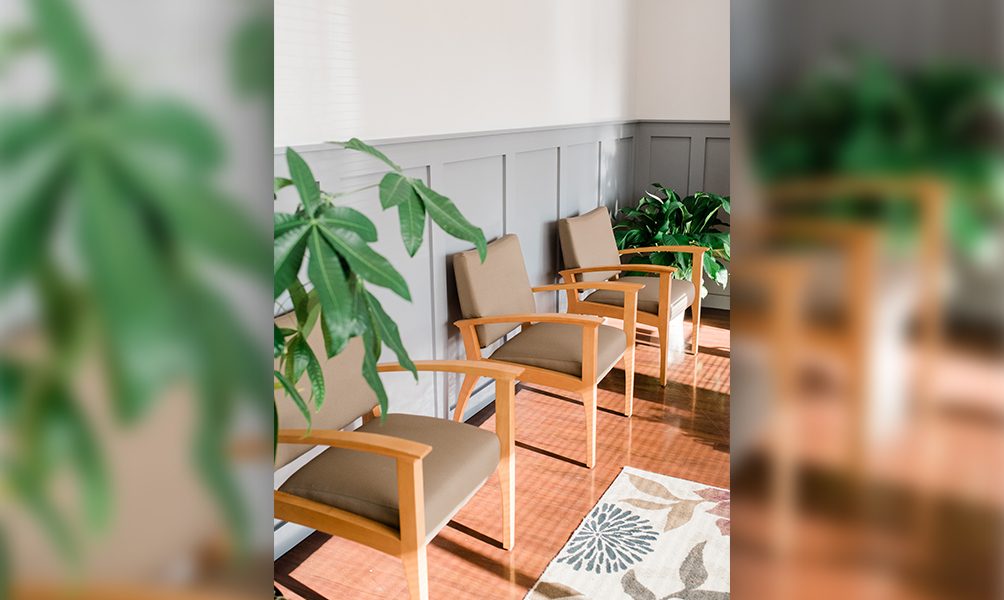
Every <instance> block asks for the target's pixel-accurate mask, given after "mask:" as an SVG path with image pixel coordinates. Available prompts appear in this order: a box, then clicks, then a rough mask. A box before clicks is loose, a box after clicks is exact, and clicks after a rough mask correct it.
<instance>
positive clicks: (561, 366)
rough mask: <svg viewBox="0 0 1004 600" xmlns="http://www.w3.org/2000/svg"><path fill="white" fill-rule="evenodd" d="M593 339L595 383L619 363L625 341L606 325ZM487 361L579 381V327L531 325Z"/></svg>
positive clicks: (621, 333) (580, 370)
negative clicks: (570, 377) (509, 363)
mask: <svg viewBox="0 0 1004 600" xmlns="http://www.w3.org/2000/svg"><path fill="white" fill-rule="evenodd" d="M596 337H597V341H596V347H597V352H596V354H597V356H596V376H597V380H599V377H600V376H601V375H603V374H604V373H606V372H607V371H608V370H609V369H610V367H612V366H614V365H615V364H616V363H617V361H618V360H620V357H621V356H622V355H623V354H624V348H625V346H626V344H627V338H626V337H625V335H624V331H623V330H621V329H618V328H616V327H609V326H607V325H600V327H599V333H598V335H597V336H596ZM491 357H492V358H493V359H496V360H504V361H506V362H511V363H516V364H520V365H527V366H530V367H539V368H541V369H548V370H550V371H558V372H560V373H566V374H568V375H572V376H574V377H582V327H579V326H578V325H572V324H569V323H535V324H533V325H530V326H529V327H524V328H523V330H522V331H521V332H519V333H518V334H516V337H514V338H512V339H511V340H509V341H507V342H506V343H504V344H503V345H502V346H501V347H500V348H499V349H497V350H496V351H495V352H494V353H492V356H491Z"/></svg>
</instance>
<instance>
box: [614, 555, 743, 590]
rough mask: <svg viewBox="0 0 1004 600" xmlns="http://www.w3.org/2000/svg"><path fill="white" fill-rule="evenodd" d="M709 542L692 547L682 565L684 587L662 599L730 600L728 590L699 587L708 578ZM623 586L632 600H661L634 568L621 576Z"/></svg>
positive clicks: (681, 575) (681, 577) (681, 572)
mask: <svg viewBox="0 0 1004 600" xmlns="http://www.w3.org/2000/svg"><path fill="white" fill-rule="evenodd" d="M705 544H707V542H701V543H699V544H697V545H696V546H694V547H693V548H691V549H690V552H689V553H688V554H687V558H686V559H684V561H683V564H682V565H680V580H681V581H683V585H684V588H683V589H682V590H680V591H679V592H676V593H674V594H670V595H668V596H666V597H664V598H662V599H661V600H728V599H729V593H728V592H716V591H711V590H702V589H699V588H700V587H701V586H702V585H704V582H705V581H707V580H708V570H707V568H705V566H704V546H705ZM621 587H622V588H623V589H624V593H626V594H627V595H628V596H630V597H631V599H632V600H659V599H658V597H657V596H656V595H655V593H654V592H652V590H650V589H648V587H646V586H645V585H644V584H643V583H641V582H640V581H638V577H637V576H636V575H635V572H634V569H631V570H630V571H628V572H627V573H625V574H624V577H622V578H621Z"/></svg>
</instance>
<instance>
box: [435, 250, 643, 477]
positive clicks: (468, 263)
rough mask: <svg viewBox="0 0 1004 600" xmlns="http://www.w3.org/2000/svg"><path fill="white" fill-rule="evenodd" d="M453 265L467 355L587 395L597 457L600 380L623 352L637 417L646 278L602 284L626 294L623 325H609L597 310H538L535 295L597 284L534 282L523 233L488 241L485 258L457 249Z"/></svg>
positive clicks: (463, 396) (627, 392)
mask: <svg viewBox="0 0 1004 600" xmlns="http://www.w3.org/2000/svg"><path fill="white" fill-rule="evenodd" d="M453 265H454V271H455V273H456V277H457V291H458V294H459V296H460V307H461V311H462V312H463V316H464V317H465V318H464V319H463V320H461V321H457V322H456V325H457V327H459V328H460V333H461V336H462V337H463V340H464V349H465V351H466V353H467V358H468V360H473V361H478V362H480V363H486V362H491V363H495V364H510V365H517V366H519V367H521V368H522V369H523V372H522V375H520V380H521V381H526V382H530V383H536V384H540V385H545V386H549V387H554V388H558V389H561V390H564V391H568V392H572V393H574V394H577V395H580V396H581V397H582V400H583V405H584V407H585V411H586V466H587V467H588V468H592V467H593V466H594V465H595V464H596V386H597V384H598V383H599V381H600V380H601V379H603V377H605V376H606V374H607V373H609V372H610V370H611V369H613V367H614V365H616V364H617V361H619V360H620V359H621V357H623V358H624V372H625V389H624V396H625V404H624V413H625V415H628V416H630V414H631V406H632V403H633V398H634V331H635V327H634V320H635V312H636V306H637V301H638V291H639V290H640V289H641V288H642V286H641V285H639V284H631V283H609V282H602V283H601V284H599V287H601V288H602V289H603V290H604V291H607V292H610V293H612V294H620V295H621V296H622V297H623V308H621V309H619V310H618V312H617V318H619V319H623V320H624V322H625V324H626V325H625V328H624V331H621V330H620V329H617V328H616V327H609V326H606V325H602V324H601V323H602V319H600V318H598V317H591V316H584V315H570V314H554V313H550V314H549V313H537V312H536V303H535V302H534V299H533V294H534V293H536V292H550V291H565V292H566V293H567V294H568V296H569V298H571V297H573V296H575V295H576V292H577V291H578V290H579V289H584V288H593V287H596V285H597V284H589V285H586V286H584V285H582V284H576V283H566V284H557V285H544V286H539V287H531V286H530V278H529V276H528V275H527V272H526V266H525V265H524V263H523V253H522V251H521V250H520V245H519V239H518V238H517V237H516V236H515V235H506V236H503V237H501V238H499V239H498V240H496V241H494V242H492V243H491V244H489V245H488V256H487V258H486V259H485V262H484V263H482V262H481V260H480V257H479V256H478V254H477V252H475V251H473V250H472V251H468V252H463V253H460V254H457V255H455V256H454V261H453ZM520 325H522V328H521V330H520V332H519V333H518V334H516V335H515V336H514V337H512V338H510V339H508V340H506V341H504V342H503V344H502V345H501V346H500V347H499V348H497V349H496V350H495V351H494V352H492V354H491V356H489V357H487V358H484V357H483V356H482V349H483V348H485V347H487V346H489V345H490V344H492V343H494V342H496V341H498V340H501V339H503V338H505V336H506V335H507V334H509V333H510V332H511V331H513V330H514V329H515V328H516V327H519V326H520ZM477 381H478V377H477V375H475V374H470V375H467V376H466V377H465V379H464V382H463V384H462V385H461V388H460V397H459V400H458V403H457V408H456V410H455V412H454V418H455V419H457V420H460V419H461V418H462V416H463V414H464V407H465V406H466V404H467V400H468V398H470V395H471V391H472V390H473V389H474V385H475V384H476V383H477Z"/></svg>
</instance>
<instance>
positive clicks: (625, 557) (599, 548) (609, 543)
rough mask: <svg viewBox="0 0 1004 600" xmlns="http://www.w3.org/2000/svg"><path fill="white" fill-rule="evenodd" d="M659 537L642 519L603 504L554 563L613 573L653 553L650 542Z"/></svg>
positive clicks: (618, 508)
mask: <svg viewBox="0 0 1004 600" xmlns="http://www.w3.org/2000/svg"><path fill="white" fill-rule="evenodd" d="M658 537H659V533H658V532H657V531H656V530H655V528H654V527H652V525H651V524H650V523H649V522H648V521H646V520H645V519H643V518H641V517H640V516H638V515H636V514H634V513H633V512H631V511H629V510H627V509H623V508H620V507H618V506H615V505H613V504H609V503H605V502H604V503H602V504H599V505H597V507H596V508H595V509H593V511H592V512H591V513H590V514H589V516H588V517H586V520H585V521H583V523H582V527H581V528H580V529H579V530H578V531H576V532H575V533H574V534H573V535H572V539H571V540H569V542H568V545H567V546H566V547H565V550H564V552H563V553H562V554H561V556H559V557H558V559H557V562H559V563H564V564H567V565H569V566H570V567H572V569H574V570H576V571H580V570H586V571H591V572H594V573H604V572H605V573H616V572H619V571H623V570H624V569H626V568H628V567H629V566H631V565H633V564H635V563H637V562H639V561H641V559H642V557H643V556H645V555H646V554H648V553H650V552H652V542H654V541H655V540H656V539H658Z"/></svg>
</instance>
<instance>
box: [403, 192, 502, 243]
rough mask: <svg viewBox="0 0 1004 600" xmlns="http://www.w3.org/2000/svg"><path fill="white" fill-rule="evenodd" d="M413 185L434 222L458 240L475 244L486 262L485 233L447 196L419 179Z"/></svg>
mask: <svg viewBox="0 0 1004 600" xmlns="http://www.w3.org/2000/svg"><path fill="white" fill-rule="evenodd" d="M412 185H413V186H414V188H415V191H416V192H417V193H418V195H419V196H420V197H421V198H422V201H423V202H425V209H426V210H427V211H428V212H429V216H430V217H432V220H433V221H435V222H436V224H437V225H439V226H440V227H441V228H442V229H443V231H445V232H446V233H448V234H450V235H452V236H453V237H455V238H457V239H461V240H466V241H468V242H471V243H472V244H474V246H475V247H476V248H477V249H478V255H479V256H480V257H481V261H482V262H484V260H485V257H486V256H487V255H488V242H487V241H486V240H485V234H484V232H483V231H481V229H480V228H478V227H475V226H474V225H472V224H471V223H470V221H468V220H467V219H466V218H465V217H464V215H462V214H461V213H460V210H459V209H458V208H457V207H456V205H455V204H453V202H452V201H451V200H450V199H449V198H447V197H446V196H443V195H441V194H439V193H438V192H435V191H433V190H432V189H430V188H429V186H427V185H425V183H423V182H422V181H420V180H417V179H413V180H412Z"/></svg>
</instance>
